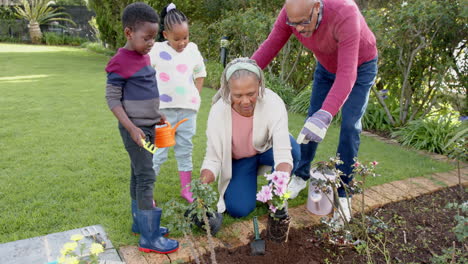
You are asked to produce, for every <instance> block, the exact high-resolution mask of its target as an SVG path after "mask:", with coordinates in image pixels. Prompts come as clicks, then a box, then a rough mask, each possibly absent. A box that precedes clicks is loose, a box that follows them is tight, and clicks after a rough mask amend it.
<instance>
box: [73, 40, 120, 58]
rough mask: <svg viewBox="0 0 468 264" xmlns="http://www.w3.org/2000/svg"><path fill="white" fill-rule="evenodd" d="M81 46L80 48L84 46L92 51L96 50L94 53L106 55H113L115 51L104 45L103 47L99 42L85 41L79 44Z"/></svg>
mask: <svg viewBox="0 0 468 264" xmlns="http://www.w3.org/2000/svg"><path fill="white" fill-rule="evenodd" d="M81 47H82V48H86V49H88V50H90V51H92V52H96V53H99V54H104V55H106V56H109V57H111V56H114V54H115V51H114V50H111V49H108V48H106V47H104V46H103V45H102V43H100V42H85V43H83V44H81Z"/></svg>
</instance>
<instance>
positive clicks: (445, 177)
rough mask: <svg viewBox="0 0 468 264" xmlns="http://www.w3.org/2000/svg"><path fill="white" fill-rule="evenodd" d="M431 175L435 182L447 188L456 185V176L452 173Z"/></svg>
mask: <svg viewBox="0 0 468 264" xmlns="http://www.w3.org/2000/svg"><path fill="white" fill-rule="evenodd" d="M432 175H433V177H434V178H435V179H436V180H438V181H441V182H443V183H445V184H447V186H449V187H452V186H455V185H457V184H458V176H457V175H456V174H454V173H450V172H445V173H434V174H432Z"/></svg>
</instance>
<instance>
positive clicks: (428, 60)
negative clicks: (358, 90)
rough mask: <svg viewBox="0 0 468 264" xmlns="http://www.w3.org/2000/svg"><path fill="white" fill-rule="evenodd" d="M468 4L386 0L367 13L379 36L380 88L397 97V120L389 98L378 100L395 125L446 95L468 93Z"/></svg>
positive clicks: (426, 111) (418, 114)
mask: <svg viewBox="0 0 468 264" xmlns="http://www.w3.org/2000/svg"><path fill="white" fill-rule="evenodd" d="M465 6H466V5H465V4H464V1H463V0H453V1H449V2H440V1H432V0H420V1H387V4H386V5H385V6H383V7H382V8H375V9H368V10H366V11H365V12H364V16H365V17H366V20H367V24H368V25H369V26H370V27H371V29H372V31H373V32H374V33H375V35H376V39H378V46H379V76H381V78H380V79H379V80H378V82H377V87H378V89H379V90H381V89H388V91H389V94H390V96H391V97H393V99H394V100H397V101H398V106H399V111H398V115H397V116H396V118H395V119H394V118H393V117H392V114H391V113H392V111H391V109H390V108H389V107H388V105H387V101H386V100H382V101H379V103H380V104H381V105H382V107H383V108H385V109H386V114H387V115H388V120H389V121H390V122H391V124H392V125H393V126H401V125H405V124H406V123H408V122H411V121H413V120H416V119H419V118H423V117H425V116H427V115H430V114H432V113H433V112H434V111H437V110H438V109H439V108H440V103H444V102H446V101H447V98H446V97H444V95H445V94H448V93H449V94H458V93H459V94H460V95H462V94H466V87H467V85H466V75H467V74H466V69H467V68H466V65H465V64H464V63H462V62H463V61H464V60H466V52H465V51H464V50H465V48H464V47H466V34H465V32H466V31H467V23H466V22H464V21H466V8H465ZM389 25H395V26H389ZM396 25H398V26H396ZM450 83H453V84H454V85H452V84H450ZM448 87H450V88H448ZM452 87H453V88H455V87H463V88H460V89H459V91H460V92H455V89H452ZM463 91H464V93H463Z"/></svg>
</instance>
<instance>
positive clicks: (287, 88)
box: [265, 73, 296, 108]
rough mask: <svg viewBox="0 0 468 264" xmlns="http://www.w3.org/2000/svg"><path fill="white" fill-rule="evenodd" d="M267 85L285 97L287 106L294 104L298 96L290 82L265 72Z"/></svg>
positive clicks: (282, 97)
mask: <svg viewBox="0 0 468 264" xmlns="http://www.w3.org/2000/svg"><path fill="white" fill-rule="evenodd" d="M265 86H266V87H267V88H269V89H271V90H272V91H274V92H275V93H277V94H278V95H279V96H280V97H281V99H283V101H284V103H285V104H286V106H288V108H289V106H291V105H293V104H292V102H293V100H294V98H295V96H296V94H295V92H294V89H293V88H292V87H291V85H289V84H288V83H285V82H284V81H282V80H281V79H280V78H279V77H277V76H275V75H272V74H268V73H265Z"/></svg>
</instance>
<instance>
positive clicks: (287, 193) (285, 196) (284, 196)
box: [283, 191, 291, 199]
mask: <svg viewBox="0 0 468 264" xmlns="http://www.w3.org/2000/svg"><path fill="white" fill-rule="evenodd" d="M290 197H291V193H290V192H289V191H288V192H285V193H284V194H283V198H284V199H289V198H290Z"/></svg>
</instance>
